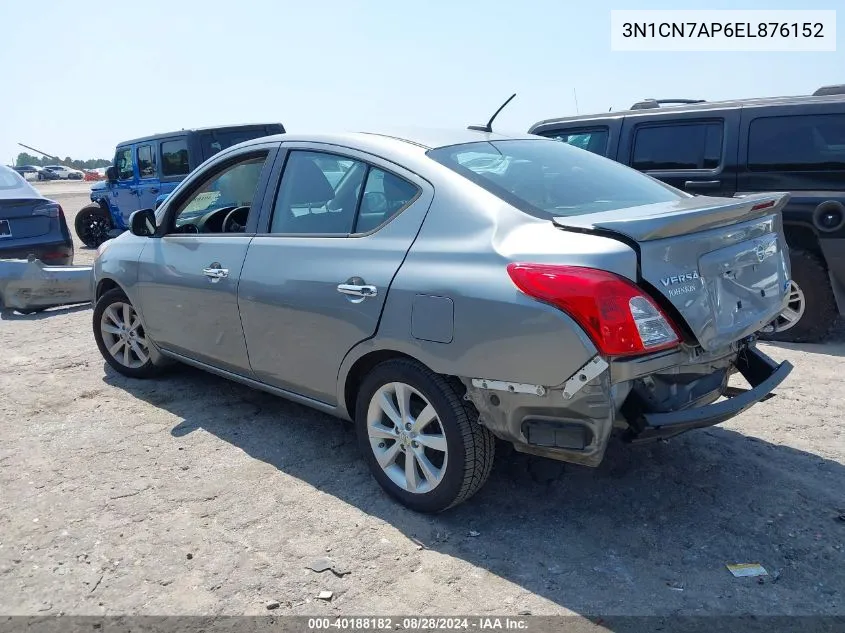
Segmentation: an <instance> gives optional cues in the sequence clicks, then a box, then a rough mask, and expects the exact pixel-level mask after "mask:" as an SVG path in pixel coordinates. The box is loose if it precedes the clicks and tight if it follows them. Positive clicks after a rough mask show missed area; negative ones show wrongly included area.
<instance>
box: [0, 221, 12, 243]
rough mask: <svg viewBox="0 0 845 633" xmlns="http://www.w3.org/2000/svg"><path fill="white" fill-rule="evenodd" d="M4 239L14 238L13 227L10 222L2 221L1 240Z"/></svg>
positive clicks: (0, 227) (0, 224)
mask: <svg viewBox="0 0 845 633" xmlns="http://www.w3.org/2000/svg"><path fill="white" fill-rule="evenodd" d="M4 237H12V227H10V226H9V221H8V220H0V239H2V238H4Z"/></svg>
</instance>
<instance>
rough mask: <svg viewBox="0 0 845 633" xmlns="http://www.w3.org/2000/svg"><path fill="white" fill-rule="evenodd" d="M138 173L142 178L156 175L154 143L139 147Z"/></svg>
mask: <svg viewBox="0 0 845 633" xmlns="http://www.w3.org/2000/svg"><path fill="white" fill-rule="evenodd" d="M138 173H139V174H140V175H141V178H152V177H154V176H155V175H156V167H155V162H154V157H153V146H152V145H141V146H140V147H138Z"/></svg>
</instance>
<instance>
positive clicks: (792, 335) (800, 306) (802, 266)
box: [760, 249, 838, 343]
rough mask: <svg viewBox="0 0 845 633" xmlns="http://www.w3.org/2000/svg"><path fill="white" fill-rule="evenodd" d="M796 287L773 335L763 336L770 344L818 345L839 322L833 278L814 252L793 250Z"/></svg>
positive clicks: (793, 281) (791, 290)
mask: <svg viewBox="0 0 845 633" xmlns="http://www.w3.org/2000/svg"><path fill="white" fill-rule="evenodd" d="M789 261H790V264H791V267H792V284H791V285H790V288H789V301H788V303H787V307H786V309H785V310H784V311H783V312H782V313H781V314H780V316H778V318H777V320H776V321H775V324H774V325H775V329H774V331H773V332H766V333H761V334H760V338H761V339H763V340H768V341H788V342H791V343H817V342H819V341H821V340H822V339H824V338H825V336H827V334H828V333H829V332H830V330H831V329H832V328H833V325H834V324H835V323H836V319H837V315H838V311H837V308H836V299H835V298H834V296H833V289H832V288H831V287H830V278H829V277H828V273H827V268H825V265H824V263H823V262H822V260H821V259H820V258H819V257H818V256H816V255H815V254H813V253H812V252H810V251H804V250H800V249H791V250H790V251H789Z"/></svg>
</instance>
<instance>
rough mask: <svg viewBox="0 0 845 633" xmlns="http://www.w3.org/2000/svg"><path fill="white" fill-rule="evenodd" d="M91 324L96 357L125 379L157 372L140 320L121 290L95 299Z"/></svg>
mask: <svg viewBox="0 0 845 633" xmlns="http://www.w3.org/2000/svg"><path fill="white" fill-rule="evenodd" d="M92 324H93V326H94V340H96V341H97V347H98V348H99V350H100V354H102V355H103V358H104V359H105V360H106V362H107V363H108V364H109V365H111V366H112V368H113V369H114V370H115V371H117V372H118V373H120V374H123V375H124V376H127V377H129V378H152V377H153V376H157V375H158V374H159V373H161V368H160V367H157V366H156V365H155V364H153V361H152V357H151V354H150V347H149V343H148V342H147V337H146V333H145V332H144V326H143V325H142V324H141V319H140V317H139V316H138V313H137V312H136V311H135V308H134V306H133V305H132V303H131V302H130V301H129V299H128V298H127V296H126V294H125V293H124V292H123V291H122V290H121V289H119V288H114V289H112V290H109V291H108V292H106V293H104V294H103V296H102V297H100V298H99V299H98V300H97V304H96V305H95V307H94V317H93V323H92Z"/></svg>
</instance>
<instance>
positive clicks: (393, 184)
mask: <svg viewBox="0 0 845 633" xmlns="http://www.w3.org/2000/svg"><path fill="white" fill-rule="evenodd" d="M284 147H285V145H283V148H284ZM362 189H363V191H362ZM431 198H432V194H431V190H430V186H429V185H427V184H426V183H425V182H424V181H423V180H422V179H420V178H418V177H416V176H415V175H413V174H411V173H409V172H406V171H404V170H402V169H400V168H399V167H397V166H396V165H393V164H391V163H382V162H381V161H379V160H378V159H376V158H374V157H370V156H368V155H362V154H358V153H357V152H354V151H353V150H344V151H343V152H342V153H336V154H331V153H326V152H322V151H314V149H311V148H309V147H308V146H307V145H299V146H297V148H295V149H293V148H292V149H291V151H290V152H289V153H288V156H287V160H286V162H285V167H284V173H283V174H282V176H281V185H280V187H279V190H278V193H277V196H276V199H275V201H273V204H272V205H268V210H269V207H270V206H272V214H270V213H268V215H269V217H267V218H262V225H263V226H262V228H264V234H259V235H257V236H256V238H255V239H254V240H253V241H252V243H251V244H250V246H249V252H248V253H247V256H246V261H245V262H244V268H243V273H242V276H241V285H240V290H239V301H240V308H241V320H242V323H243V327H244V334H245V336H246V341H247V347H248V349H249V356H250V362H251V365H252V369H253V372H254V374H255V376H256V378H258V379H259V380H261V381H262V382H265V383H267V384H270V385H273V386H276V387H279V388H282V389H286V390H288V391H292V392H294V393H297V394H300V395H304V396H307V397H310V398H313V399H315V400H319V401H321V402H325V403H327V404H335V403H336V400H337V398H336V395H337V376H338V371H339V368H340V365H341V362H342V361H343V359H344V357H345V356H346V354H347V353H348V352H349V350H350V349H352V348H353V347H354V346H355V345H356V344H357V343H359V342H360V341H362V340H364V339H367V338H369V337H371V336H373V334H375V332H376V328H377V327H378V322H379V318H380V316H381V312H382V308H383V306H384V302H385V298H386V296H387V293H388V289H389V288H390V284H391V281H392V280H393V277H394V275H395V274H396V272H397V271H398V269H399V266H400V265H401V264H402V261H403V260H404V258H405V255H406V253H407V252H408V249H409V248H410V247H411V244H412V243H413V241H414V238H415V236H416V235H417V232H418V231H419V228H420V225H421V223H422V221H423V218H424V216H425V214H426V212H427V210H428V206H429V204H430V203H431Z"/></svg>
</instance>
